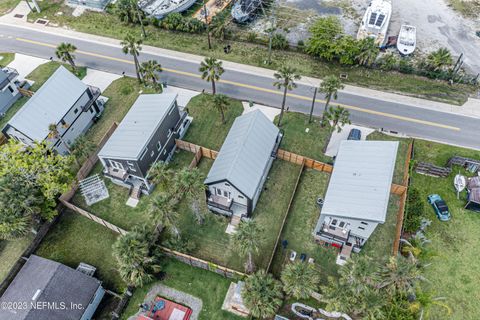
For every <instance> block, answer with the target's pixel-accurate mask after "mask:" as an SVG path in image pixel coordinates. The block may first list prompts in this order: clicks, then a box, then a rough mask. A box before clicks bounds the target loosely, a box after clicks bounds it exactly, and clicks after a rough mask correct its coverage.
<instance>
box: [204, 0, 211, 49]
mask: <svg viewBox="0 0 480 320" xmlns="http://www.w3.org/2000/svg"><path fill="white" fill-rule="evenodd" d="M203 16H204V17H205V24H206V25H207V36H208V49H209V50H212V41H211V40H210V24H209V23H208V18H207V17H208V14H207V5H206V4H205V0H203Z"/></svg>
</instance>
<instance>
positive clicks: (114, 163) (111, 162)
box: [108, 160, 123, 170]
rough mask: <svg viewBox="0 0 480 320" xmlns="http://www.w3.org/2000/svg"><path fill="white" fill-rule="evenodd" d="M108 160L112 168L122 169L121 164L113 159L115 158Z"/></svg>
mask: <svg viewBox="0 0 480 320" xmlns="http://www.w3.org/2000/svg"><path fill="white" fill-rule="evenodd" d="M108 161H109V162H110V165H111V166H112V168H114V169H119V170H123V164H122V163H120V162H118V161H115V160H108Z"/></svg>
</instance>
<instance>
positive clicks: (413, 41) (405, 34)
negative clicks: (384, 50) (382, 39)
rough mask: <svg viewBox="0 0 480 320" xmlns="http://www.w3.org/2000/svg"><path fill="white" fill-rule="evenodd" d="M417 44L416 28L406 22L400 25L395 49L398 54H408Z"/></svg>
mask: <svg viewBox="0 0 480 320" xmlns="http://www.w3.org/2000/svg"><path fill="white" fill-rule="evenodd" d="M416 46H417V28H416V27H414V26H411V25H408V24H404V25H402V27H401V28H400V33H399V34H398V40H397V49H398V51H399V52H400V54H402V55H404V56H408V55H409V54H412V53H413V51H415V47H416Z"/></svg>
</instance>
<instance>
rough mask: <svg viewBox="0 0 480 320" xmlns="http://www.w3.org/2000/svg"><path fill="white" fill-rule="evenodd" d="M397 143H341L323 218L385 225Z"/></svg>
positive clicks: (329, 185) (324, 205)
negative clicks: (343, 218)
mask: <svg viewBox="0 0 480 320" xmlns="http://www.w3.org/2000/svg"><path fill="white" fill-rule="evenodd" d="M397 149H398V142H396V141H342V142H341V144H340V148H339V150H338V154H337V157H336V159H335V165H334V168H333V173H332V176H331V178H330V182H329V184H328V190H327V193H326V195H325V202H324V204H323V207H322V215H324V214H326V215H333V216H338V217H345V218H352V219H362V220H369V221H376V222H380V223H384V222H385V217H386V214H387V207H388V201H389V198H390V189H391V184H392V178H393V171H394V169H395V160H396V157H397Z"/></svg>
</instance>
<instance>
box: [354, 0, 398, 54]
mask: <svg viewBox="0 0 480 320" xmlns="http://www.w3.org/2000/svg"><path fill="white" fill-rule="evenodd" d="M391 16H392V3H391V2H390V0H372V2H370V5H369V6H368V8H367V11H366V12H365V15H364V16H363V19H362V23H361V24H360V28H359V29H358V33H357V39H358V40H361V39H365V38H373V39H375V43H376V44H377V45H378V46H380V47H381V46H382V45H384V44H385V41H386V38H387V30H388V26H389V25H390V17H391Z"/></svg>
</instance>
